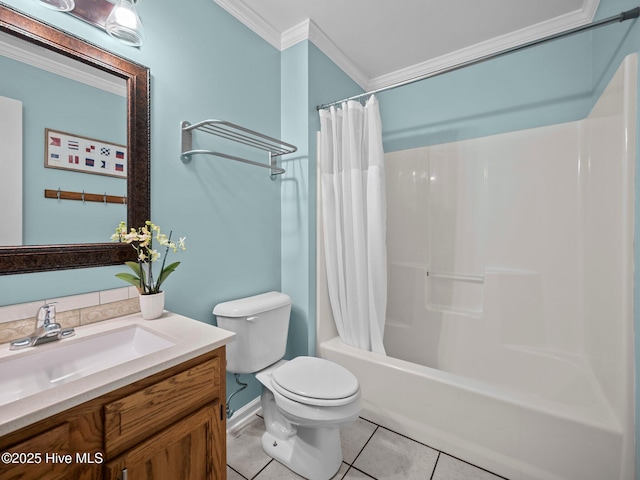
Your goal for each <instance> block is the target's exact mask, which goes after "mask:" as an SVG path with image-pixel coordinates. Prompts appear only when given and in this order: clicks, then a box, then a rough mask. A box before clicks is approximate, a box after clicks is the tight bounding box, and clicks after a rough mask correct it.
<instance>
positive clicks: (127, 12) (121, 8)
mask: <svg viewBox="0 0 640 480" xmlns="http://www.w3.org/2000/svg"><path fill="white" fill-rule="evenodd" d="M105 28H106V30H107V33H109V35H111V36H112V37H113V38H117V39H118V40H120V41H121V42H122V43H124V44H126V45H131V46H134V47H138V46H140V45H142V44H143V43H144V29H143V27H142V22H141V21H140V17H139V16H138V12H136V9H135V7H134V5H133V1H132V0H118V1H117V2H116V4H115V6H114V7H113V10H111V13H110V14H109V16H108V17H107V21H106V23H105Z"/></svg>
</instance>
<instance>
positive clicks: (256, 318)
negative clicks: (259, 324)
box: [247, 317, 259, 322]
mask: <svg viewBox="0 0 640 480" xmlns="http://www.w3.org/2000/svg"><path fill="white" fill-rule="evenodd" d="M258 318H259V317H247V322H255V321H256V320H258Z"/></svg>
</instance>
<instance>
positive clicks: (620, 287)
mask: <svg viewBox="0 0 640 480" xmlns="http://www.w3.org/2000/svg"><path fill="white" fill-rule="evenodd" d="M636 62H637V60H636V57H635V55H633V56H629V57H627V58H626V59H625V60H624V62H623V64H622V65H621V67H620V69H619V70H618V72H617V73H616V75H615V76H614V78H613V79H612V80H611V83H610V84H609V86H608V88H607V89H606V90H605V92H604V93H603V94H602V96H601V98H600V99H599V100H598V102H597V104H596V105H595V107H594V108H593V110H592V112H591V114H590V115H589V116H588V117H587V118H586V119H584V120H582V121H578V122H572V123H565V124H559V125H552V126H547V127H542V128H536V129H530V130H523V131H518V132H512V133H506V134H501V135H495V136H490V137H485V138H479V139H473V140H465V141H460V142H455V143H449V144H444V145H435V146H429V147H423V148H417V149H412V150H406V151H400V152H393V153H389V154H387V155H386V161H387V165H386V179H387V209H388V224H387V248H388V252H387V255H388V272H389V274H388V275H389V278H388V280H389V282H388V284H389V288H388V295H389V296H388V306H387V324H386V328H385V336H384V344H385V348H386V350H387V354H388V357H386V358H385V357H384V356H380V355H373V354H369V353H367V352H362V351H358V350H357V349H353V348H351V347H347V346H345V345H343V344H341V342H340V341H339V339H338V338H336V337H335V329H334V328H333V327H332V325H331V321H332V319H331V313H330V309H329V307H328V303H327V301H326V292H325V291H324V289H325V288H326V287H325V286H324V283H323V279H322V278H320V279H319V282H318V285H319V296H318V338H319V343H320V344H319V352H320V354H321V356H323V357H326V358H329V359H330V360H334V361H336V362H338V363H341V364H343V365H344V366H346V367H347V368H349V369H351V371H353V372H354V373H355V374H356V375H357V376H358V378H359V380H360V382H361V385H362V391H363V398H364V407H365V409H366V410H367V411H368V412H370V417H371V418H373V419H374V420H375V421H377V422H379V423H381V424H382V425H385V426H387V427H388V428H391V429H394V430H396V431H399V432H400V433H406V434H407V435H409V436H411V437H412V438H416V439H418V440H421V441H423V442H425V443H426V444H428V445H430V446H433V447H435V448H438V449H441V450H443V451H446V452H447V453H450V454H453V455H459V456H461V457H462V458H465V459H467V460H469V461H472V462H474V463H476V464H478V465H479V466H484V467H486V468H487V469H489V470H492V471H495V472H496V473H500V474H502V475H505V476H507V477H508V478H510V479H511V480H518V479H527V480H534V479H535V480H552V479H555V480H573V479H576V480H588V479H593V480H601V479H603V478H607V479H608V480H629V479H631V478H632V476H633V425H634V415H633V408H634V403H633V400H634V398H633V396H634V395H633V215H634V198H635V191H634V175H635V168H634V165H635V132H636V126H635V121H636V108H635V105H636ZM319 247H320V249H319V250H320V254H319V255H320V257H321V256H322V250H321V247H322V242H321V241H320V239H319ZM318 271H319V275H320V276H321V277H322V275H323V272H322V262H321V261H320V262H319V269H318Z"/></svg>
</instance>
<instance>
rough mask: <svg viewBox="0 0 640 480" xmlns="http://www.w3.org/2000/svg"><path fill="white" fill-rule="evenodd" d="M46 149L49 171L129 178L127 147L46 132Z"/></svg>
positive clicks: (66, 134) (49, 130)
mask: <svg viewBox="0 0 640 480" xmlns="http://www.w3.org/2000/svg"><path fill="white" fill-rule="evenodd" d="M45 147H46V148H45V157H44V166H45V167H47V168H61V169H66V170H74V171H77V172H84V173H96V174H99V175H109V176H112V177H120V178H126V177H127V163H128V156H127V147H125V146H124V145H118V144H115V143H109V142H106V141H103V140H96V139H93V138H86V137H82V136H80V135H74V134H72V133H66V132H59V131H55V130H51V129H50V128H46V129H45ZM113 157H115V161H114V160H112V158H113Z"/></svg>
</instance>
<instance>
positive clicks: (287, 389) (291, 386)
mask: <svg viewBox="0 0 640 480" xmlns="http://www.w3.org/2000/svg"><path fill="white" fill-rule="evenodd" d="M271 380H272V385H273V386H274V388H276V389H277V390H278V391H279V392H280V393H281V394H282V395H284V396H287V397H289V398H291V399H293V400H297V401H302V402H304V403H309V404H315V403H317V402H314V400H319V401H320V403H322V404H332V403H334V402H333V401H334V400H336V401H337V402H336V403H335V404H336V405H338V404H344V403H347V402H345V401H341V400H346V399H349V400H350V397H352V396H353V395H355V394H357V393H358V392H359V386H358V379H357V378H356V377H355V376H354V375H353V374H352V373H351V372H350V371H349V370H347V369H346V368H344V367H342V366H340V365H338V364H336V363H333V362H330V361H329V360H325V359H323V358H317V357H296V358H294V359H293V360H291V361H289V362H287V363H286V364H284V365H283V366H281V367H279V368H277V369H276V370H275V371H274V372H273V373H272V375H271ZM278 387H280V388H278Z"/></svg>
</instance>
